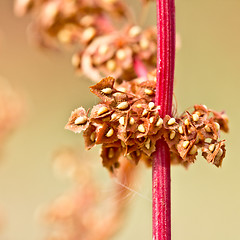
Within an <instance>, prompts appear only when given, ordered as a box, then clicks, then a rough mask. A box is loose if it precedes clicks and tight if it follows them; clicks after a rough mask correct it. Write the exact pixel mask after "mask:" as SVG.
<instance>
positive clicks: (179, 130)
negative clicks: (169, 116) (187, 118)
mask: <svg viewBox="0 0 240 240" xmlns="http://www.w3.org/2000/svg"><path fill="white" fill-rule="evenodd" d="M178 132H179V133H180V134H183V127H182V126H180V127H179V128H178Z"/></svg>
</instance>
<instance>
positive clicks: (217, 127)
mask: <svg viewBox="0 0 240 240" xmlns="http://www.w3.org/2000/svg"><path fill="white" fill-rule="evenodd" d="M214 124H215V127H216V129H217V131H219V130H220V125H219V123H217V122H215V123H214Z"/></svg>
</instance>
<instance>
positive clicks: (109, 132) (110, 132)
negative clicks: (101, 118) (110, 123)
mask: <svg viewBox="0 0 240 240" xmlns="http://www.w3.org/2000/svg"><path fill="white" fill-rule="evenodd" d="M113 133H114V131H113V129H112V128H110V129H109V130H108V132H107V133H106V135H105V136H106V137H111V136H112V135H113Z"/></svg>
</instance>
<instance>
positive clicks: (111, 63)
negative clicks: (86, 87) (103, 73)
mask: <svg viewBox="0 0 240 240" xmlns="http://www.w3.org/2000/svg"><path fill="white" fill-rule="evenodd" d="M116 67H117V64H116V62H115V61H114V60H109V61H107V69H108V70H109V71H110V72H113V71H114V70H116Z"/></svg>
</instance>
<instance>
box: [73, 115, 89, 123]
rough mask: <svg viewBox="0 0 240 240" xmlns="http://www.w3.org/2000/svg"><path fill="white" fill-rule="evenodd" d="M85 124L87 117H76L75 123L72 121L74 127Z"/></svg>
mask: <svg viewBox="0 0 240 240" xmlns="http://www.w3.org/2000/svg"><path fill="white" fill-rule="evenodd" d="M86 122H87V117H85V116H83V117H78V118H77V119H76V120H75V121H74V123H75V124H76V125H82V124H84V123H86Z"/></svg>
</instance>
